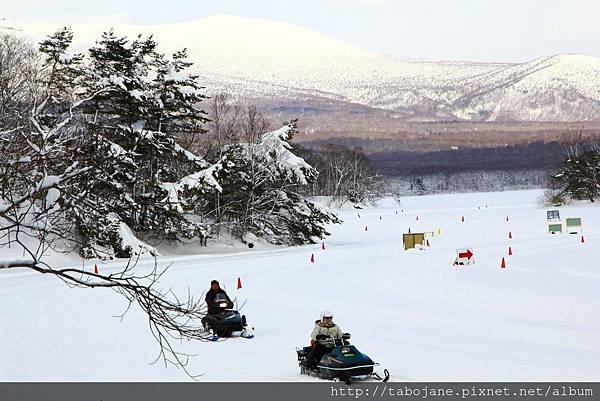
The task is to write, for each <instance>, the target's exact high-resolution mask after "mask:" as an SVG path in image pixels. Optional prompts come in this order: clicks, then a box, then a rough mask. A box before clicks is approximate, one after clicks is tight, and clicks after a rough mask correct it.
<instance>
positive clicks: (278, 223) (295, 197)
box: [206, 121, 339, 245]
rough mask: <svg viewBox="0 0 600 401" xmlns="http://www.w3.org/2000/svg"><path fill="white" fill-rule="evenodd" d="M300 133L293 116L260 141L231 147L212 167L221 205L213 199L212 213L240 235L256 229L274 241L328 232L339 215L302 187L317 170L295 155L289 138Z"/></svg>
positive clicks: (301, 241) (209, 208)
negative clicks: (301, 190) (328, 225)
mask: <svg viewBox="0 0 600 401" xmlns="http://www.w3.org/2000/svg"><path fill="white" fill-rule="evenodd" d="M296 132H297V129H296V125H295V121H292V122H291V123H290V124H287V125H285V126H284V127H283V128H281V129H279V130H276V131H272V132H267V133H264V134H262V135H260V137H259V138H257V140H256V142H247V143H239V144H234V145H229V146H227V147H226V148H225V149H224V151H223V155H222V157H221V159H220V161H219V162H218V163H217V164H216V165H214V166H212V169H213V175H214V176H215V177H216V180H217V181H218V183H219V186H220V205H219V206H220V207H218V208H217V205H216V204H213V202H210V201H209V202H208V204H207V205H206V208H207V214H209V215H210V214H211V213H213V218H214V219H215V220H221V221H222V222H223V223H224V224H226V225H228V226H229V228H230V229H231V231H232V232H233V234H234V235H235V236H237V237H240V238H244V236H245V235H246V234H247V233H252V234H254V235H256V236H258V237H264V238H265V239H266V240H267V241H269V242H272V243H275V244H288V245H295V244H305V243H312V242H315V241H316V240H317V239H319V238H322V237H323V236H325V235H327V234H328V233H327V231H326V230H325V227H324V225H325V224H326V223H330V222H334V223H337V222H339V220H338V219H337V217H336V216H335V215H333V214H332V213H330V212H329V211H327V210H325V209H323V208H321V207H319V206H318V205H316V204H314V203H313V202H311V201H310V200H308V199H307V198H305V197H304V196H302V195H301V194H300V193H299V191H298V190H299V188H300V187H302V186H306V185H309V184H310V183H311V182H312V181H313V180H314V179H315V178H316V174H317V172H316V170H315V169H314V168H313V167H311V166H310V165H309V164H308V163H306V162H305V161H304V160H303V159H302V158H300V157H298V156H296V155H295V154H294V151H293V148H292V146H291V145H290V144H289V140H290V139H291V138H292V136H293V135H294V133H296ZM207 199H213V198H207ZM217 211H219V212H220V213H221V215H220V216H216V215H215V213H216V212H217Z"/></svg>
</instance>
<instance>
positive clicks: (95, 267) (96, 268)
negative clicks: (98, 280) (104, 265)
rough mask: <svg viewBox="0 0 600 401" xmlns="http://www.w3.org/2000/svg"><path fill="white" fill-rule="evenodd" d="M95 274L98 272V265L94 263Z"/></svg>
mask: <svg viewBox="0 0 600 401" xmlns="http://www.w3.org/2000/svg"><path fill="white" fill-rule="evenodd" d="M94 274H98V265H94Z"/></svg>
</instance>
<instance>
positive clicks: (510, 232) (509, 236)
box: [508, 231, 512, 239]
mask: <svg viewBox="0 0 600 401" xmlns="http://www.w3.org/2000/svg"><path fill="white" fill-rule="evenodd" d="M508 239H512V231H509V232H508Z"/></svg>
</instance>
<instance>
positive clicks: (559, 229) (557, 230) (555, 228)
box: [548, 224, 562, 234]
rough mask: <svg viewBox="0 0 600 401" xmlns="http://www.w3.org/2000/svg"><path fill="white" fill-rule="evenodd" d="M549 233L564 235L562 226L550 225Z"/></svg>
mask: <svg viewBox="0 0 600 401" xmlns="http://www.w3.org/2000/svg"><path fill="white" fill-rule="evenodd" d="M548 232H549V233H552V234H555V233H562V224H548Z"/></svg>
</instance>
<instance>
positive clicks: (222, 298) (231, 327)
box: [202, 294, 254, 341]
mask: <svg viewBox="0 0 600 401" xmlns="http://www.w3.org/2000/svg"><path fill="white" fill-rule="evenodd" d="M213 302H214V307H215V309H216V310H218V312H217V313H210V314H208V315H206V316H205V317H204V318H203V319H202V323H203V325H204V330H206V331H212V332H213V333H214V337H213V338H212V339H213V340H215V341H216V340H218V339H219V338H223V337H234V336H235V337H243V338H252V337H254V327H252V328H250V329H248V328H247V323H246V316H245V315H241V314H240V312H238V311H237V310H234V309H232V308H233V304H232V303H231V301H230V300H229V299H228V298H227V296H226V295H225V294H217V295H216V296H215V299H214V301H213Z"/></svg>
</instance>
